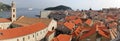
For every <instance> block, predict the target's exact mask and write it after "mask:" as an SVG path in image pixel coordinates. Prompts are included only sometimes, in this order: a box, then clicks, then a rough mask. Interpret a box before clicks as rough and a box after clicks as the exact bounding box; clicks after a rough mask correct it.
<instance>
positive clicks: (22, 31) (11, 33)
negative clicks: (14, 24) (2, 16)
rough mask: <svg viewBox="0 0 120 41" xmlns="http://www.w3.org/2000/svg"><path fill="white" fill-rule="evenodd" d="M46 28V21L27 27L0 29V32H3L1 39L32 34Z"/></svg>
mask: <svg viewBox="0 0 120 41" xmlns="http://www.w3.org/2000/svg"><path fill="white" fill-rule="evenodd" d="M44 28H46V25H45V24H44V23H41V22H39V23H36V24H32V25H30V26H26V27H18V28H13V29H6V30H0V33H2V34H1V35H0V40H2V39H10V38H15V37H20V36H24V35H28V34H32V33H34V32H37V31H40V30H42V29H44Z"/></svg>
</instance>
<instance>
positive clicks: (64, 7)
mask: <svg viewBox="0 0 120 41" xmlns="http://www.w3.org/2000/svg"><path fill="white" fill-rule="evenodd" d="M44 10H72V9H71V8H70V7H67V6H64V5H59V6H56V7H48V8H45V9H44Z"/></svg>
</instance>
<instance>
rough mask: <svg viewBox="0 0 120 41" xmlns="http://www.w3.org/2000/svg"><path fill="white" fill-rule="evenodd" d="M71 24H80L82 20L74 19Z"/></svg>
mask: <svg viewBox="0 0 120 41" xmlns="http://www.w3.org/2000/svg"><path fill="white" fill-rule="evenodd" d="M73 22H74V23H75V24H79V23H80V24H82V20H81V19H76V20H73Z"/></svg>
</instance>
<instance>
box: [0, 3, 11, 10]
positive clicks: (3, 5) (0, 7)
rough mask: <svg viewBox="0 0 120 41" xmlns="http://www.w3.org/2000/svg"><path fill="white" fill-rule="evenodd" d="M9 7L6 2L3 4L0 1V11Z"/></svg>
mask: <svg viewBox="0 0 120 41" xmlns="http://www.w3.org/2000/svg"><path fill="white" fill-rule="evenodd" d="M10 8H11V6H10V5H7V4H4V3H2V2H0V11H1V9H2V10H3V11H6V10H10Z"/></svg>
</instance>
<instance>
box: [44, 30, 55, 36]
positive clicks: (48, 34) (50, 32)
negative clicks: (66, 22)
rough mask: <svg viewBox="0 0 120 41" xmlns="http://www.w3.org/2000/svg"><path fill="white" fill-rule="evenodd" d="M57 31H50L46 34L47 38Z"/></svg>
mask: <svg viewBox="0 0 120 41" xmlns="http://www.w3.org/2000/svg"><path fill="white" fill-rule="evenodd" d="M54 32H55V31H48V32H47V34H46V37H49V36H50V35H51V34H52V33H54Z"/></svg>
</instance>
